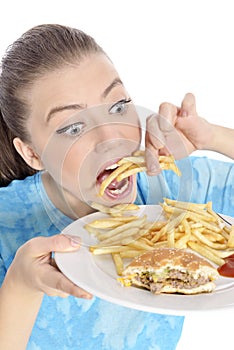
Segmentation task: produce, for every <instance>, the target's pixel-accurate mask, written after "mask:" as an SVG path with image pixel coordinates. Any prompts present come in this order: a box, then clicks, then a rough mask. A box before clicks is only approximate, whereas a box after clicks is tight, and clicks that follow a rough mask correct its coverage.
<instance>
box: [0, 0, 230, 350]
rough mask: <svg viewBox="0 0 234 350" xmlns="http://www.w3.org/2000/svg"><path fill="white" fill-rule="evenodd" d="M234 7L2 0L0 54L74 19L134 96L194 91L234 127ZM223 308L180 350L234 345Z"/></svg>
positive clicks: (181, 0) (202, 321)
mask: <svg viewBox="0 0 234 350" xmlns="http://www.w3.org/2000/svg"><path fill="white" fill-rule="evenodd" d="M232 7H233V3H232V1H231V0H230V1H228V0H222V1H221V0H220V1H217V0H213V1H209V0H203V1H202V0H196V1H193V0H191V1H189V0H187V1H186V0H154V1H153V0H145V1H137V0H135V1H134V0H118V1H113V0H109V1H108V0H97V1H95V0H93V1H91V0H82V1H79V0H67V1H59V0H57V1H50V0H38V1H37V2H36V1H33V0H19V1H17V0H15V1H4V2H3V1H2V3H1V8H0V11H1V21H0V55H1V56H2V55H3V53H4V52H5V50H6V48H7V46H8V45H9V44H11V42H12V41H14V40H15V39H17V38H18V37H19V36H20V35H21V34H22V33H23V32H24V31H26V30H27V29H29V28H30V27H32V26H34V25H37V24H41V23H60V24H65V25H69V26H74V27H77V28H80V29H82V30H84V31H86V32H88V33H89V34H90V35H92V36H93V37H94V38H95V39H96V40H97V42H98V43H99V44H100V45H101V46H102V47H103V48H104V50H105V51H106V52H107V54H108V55H109V56H110V58H111V59H112V60H113V62H114V64H115V66H116V68H117V70H118V71H119V73H120V76H121V78H122V80H123V81H124V83H125V86H126V87H127V89H128V90H129V92H130V94H131V96H132V98H133V100H134V102H135V103H136V104H138V105H141V106H144V107H147V108H149V109H153V110H155V111H157V110H158V106H159V104H160V103H161V102H164V101H169V102H172V103H175V104H177V105H179V104H180V102H181V100H182V98H183V96H184V94H185V93H186V92H193V93H194V94H195V96H196V99H197V110H198V112H199V114H200V115H201V116H204V117H205V118H206V119H208V120H209V121H210V122H212V123H216V124H222V125H224V126H228V127H232V128H233V126H234V123H233V118H234V110H233V101H234V90H233V86H234V10H233V9H232ZM206 154H208V155H210V156H212V157H219V156H218V155H216V154H213V153H206ZM221 158H222V157H221ZM225 316H226V312H225V313H218V312H217V314H216V313H212V315H205V316H200V315H196V316H191V317H187V318H186V321H185V326H184V332H183V336H182V339H181V343H180V346H179V347H178V350H193V349H202V350H203V349H213V350H216V349H217V350H218V349H220V348H225V346H229V347H232V346H234V345H231V344H232V340H231V339H232V338H233V339H234V337H232V334H231V332H232V326H231V324H232V321H231V320H230V321H231V322H230V321H229V323H228V319H225ZM231 319H232V318H231ZM225 329H226V330H225ZM233 343H234V341H233Z"/></svg>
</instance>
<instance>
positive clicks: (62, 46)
mask: <svg viewBox="0 0 234 350" xmlns="http://www.w3.org/2000/svg"><path fill="white" fill-rule="evenodd" d="M95 52H103V50H102V48H101V47H100V46H99V45H98V44H97V43H96V42H95V40H94V39H93V38H92V37H90V36H89V35H87V34H85V33H84V32H82V31H80V30H78V29H74V28H70V27H66V26H62V25H58V24H45V25H39V26H36V27H34V28H32V29H30V30H28V31H27V32H26V33H24V34H23V35H22V36H21V37H20V38H19V39H18V40H16V41H15V42H14V43H13V44H12V45H11V46H9V48H8V49H7V51H6V54H5V56H4V57H3V59H2V63H1V75H0V187H1V186H7V185H8V184H9V183H10V182H11V181H12V180H14V179H24V178H25V177H26V176H28V175H32V174H34V173H35V172H36V170H34V169H32V168H31V167H29V166H28V165H27V164H26V163H25V162H24V160H23V158H21V156H20V155H19V154H18V152H17V151H16V150H15V147H14V145H13V139H14V138H15V137H19V138H21V140H23V141H25V142H30V137H29V135H28V133H27V130H26V127H25V125H26V120H27V118H28V116H29V110H30V106H28V104H27V101H26V100H25V98H24V97H23V96H25V92H27V90H29V89H30V85H32V84H33V83H34V82H35V80H36V79H37V78H39V77H41V76H42V75H44V74H46V72H49V71H53V70H55V69H58V68H60V67H62V66H64V65H66V64H71V63H74V62H76V63H77V61H78V60H81V59H82V58H84V57H85V56H87V55H89V54H90V53H95ZM103 53H104V52H103Z"/></svg>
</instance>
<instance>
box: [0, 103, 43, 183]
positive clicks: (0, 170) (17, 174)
mask: <svg viewBox="0 0 234 350" xmlns="http://www.w3.org/2000/svg"><path fill="white" fill-rule="evenodd" d="M14 137H15V136H14V135H13V133H12V132H11V130H10V129H9V128H8V127H7V125H6V123H5V121H4V119H3V116H2V113H1V110H0V187H4V186H7V185H8V184H9V183H10V182H11V181H12V180H14V179H24V178H25V177H26V176H28V175H33V174H35V173H36V171H35V170H34V169H32V168H30V167H29V166H28V165H27V164H26V163H25V161H24V160H23V158H22V157H21V156H20V155H19V153H18V152H17V151H16V149H15V147H14V145H13V139H14Z"/></svg>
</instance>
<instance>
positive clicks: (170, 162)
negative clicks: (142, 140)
mask: <svg viewBox="0 0 234 350" xmlns="http://www.w3.org/2000/svg"><path fill="white" fill-rule="evenodd" d="M144 155H145V154H144V152H143V151H137V152H135V153H134V155H133V156H130V157H125V158H122V159H120V160H119V161H118V162H117V165H118V167H117V168H116V169H115V170H114V171H113V172H112V173H111V174H110V175H109V176H108V177H106V178H105V180H104V181H103V182H102V183H101V186H100V190H99V196H103V194H104V192H105V190H106V188H107V187H108V186H109V185H110V184H111V182H112V181H113V180H114V179H116V180H117V181H118V182H119V181H121V180H123V179H125V178H127V177H129V176H132V175H134V174H137V173H139V172H142V171H146V170H147V168H146V162H145V156H144ZM159 164H160V167H161V169H162V170H172V171H174V172H175V173H176V174H177V175H178V176H181V172H180V170H179V168H178V167H177V165H176V163H175V159H174V157H173V156H172V155H170V156H159Z"/></svg>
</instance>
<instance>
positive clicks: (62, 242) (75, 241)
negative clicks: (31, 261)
mask: <svg viewBox="0 0 234 350" xmlns="http://www.w3.org/2000/svg"><path fill="white" fill-rule="evenodd" d="M80 245H81V239H80V238H79V237H77V236H71V235H64V234H58V235H54V236H51V237H36V238H33V239H31V240H29V241H28V242H27V243H26V244H25V246H26V247H27V249H28V251H29V252H30V254H31V256H32V257H39V256H42V255H45V254H48V253H50V252H66V251H73V250H77V249H79V248H80Z"/></svg>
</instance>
